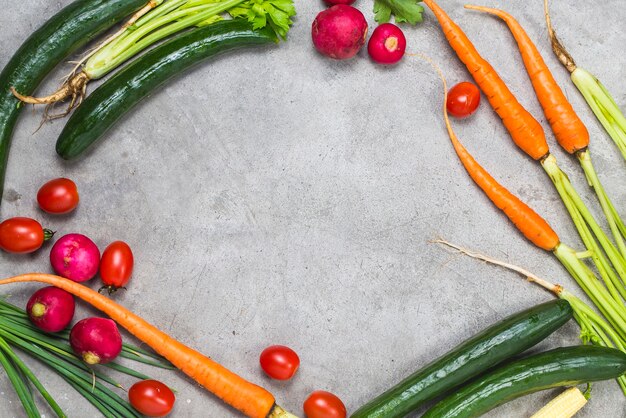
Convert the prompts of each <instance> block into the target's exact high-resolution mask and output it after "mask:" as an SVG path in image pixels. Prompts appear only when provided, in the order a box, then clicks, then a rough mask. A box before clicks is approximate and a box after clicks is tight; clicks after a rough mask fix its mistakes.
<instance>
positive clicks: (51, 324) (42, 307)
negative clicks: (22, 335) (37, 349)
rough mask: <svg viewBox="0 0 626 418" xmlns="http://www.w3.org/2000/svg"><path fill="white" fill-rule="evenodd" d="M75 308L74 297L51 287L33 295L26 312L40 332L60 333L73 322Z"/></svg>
mask: <svg viewBox="0 0 626 418" xmlns="http://www.w3.org/2000/svg"><path fill="white" fill-rule="evenodd" d="M74 308H75V304H74V296H72V295H70V294H69V293H68V292H66V291H65V290H63V289H59V288H58V287H54V286H49V287H44V288H42V289H39V290H38V291H36V292H35V293H33V295H32V296H31V297H30V299H29V300H28V304H27V305H26V312H27V313H28V317H29V318H30V320H31V322H32V323H33V324H34V325H35V326H36V327H37V328H39V329H40V330H42V331H45V332H59V331H62V330H64V329H65V328H66V327H67V326H68V325H69V324H70V322H72V318H73V317H74Z"/></svg>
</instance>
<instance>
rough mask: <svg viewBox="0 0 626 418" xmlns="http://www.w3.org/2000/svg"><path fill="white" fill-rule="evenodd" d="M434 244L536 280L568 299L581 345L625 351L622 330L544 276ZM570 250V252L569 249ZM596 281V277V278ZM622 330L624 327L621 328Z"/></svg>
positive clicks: (623, 379) (625, 383)
mask: <svg viewBox="0 0 626 418" xmlns="http://www.w3.org/2000/svg"><path fill="white" fill-rule="evenodd" d="M434 242H435V243H437V244H442V245H445V246H447V247H450V248H453V249H454V250H456V251H458V252H459V253H461V254H464V255H467V256H469V257H471V258H475V259H478V260H482V261H485V262H487V263H489V264H493V265H497V266H500V267H504V268H506V269H507V270H511V271H514V272H516V273H519V274H520V275H522V276H523V277H525V278H526V279H527V280H528V281H529V282H531V283H535V284H536V285H538V286H541V287H543V288H544V289H546V290H548V291H549V292H551V293H552V294H554V295H555V296H556V297H558V298H560V299H564V300H567V301H568V302H569V304H570V305H571V307H572V310H573V311H574V319H575V320H576V322H578V325H579V326H580V330H581V331H580V339H581V340H582V342H583V343H584V344H593V345H599V346H602V347H609V348H616V349H618V350H621V351H623V352H624V353H626V336H624V335H623V333H618V332H616V330H615V329H614V328H613V327H611V325H609V324H608V323H607V322H606V321H605V320H604V318H602V316H600V315H598V314H597V313H596V312H595V311H594V310H593V309H592V308H591V307H590V306H589V305H587V304H586V303H585V302H583V301H582V300H581V299H580V298H579V297H577V296H576V295H574V294H572V293H569V292H568V291H566V290H565V289H563V287H562V286H560V285H557V284H553V283H550V282H549V281H548V280H546V279H542V278H541V277H538V276H536V275H535V274H533V273H531V272H529V271H528V270H525V269H523V268H521V267H518V266H516V265H514V264H510V263H506V262H504V261H500V260H497V259H495V258H492V257H489V256H486V255H483V254H480V253H478V252H475V251H472V250H468V249H466V248H463V247H460V246H458V245H455V244H452V243H450V242H448V241H445V240H435V241H434ZM572 253H573V252H572ZM596 281H597V280H596ZM622 331H623V329H622ZM617 383H618V384H619V386H620V388H621V389H622V392H623V393H624V395H625V396H626V375H624V376H620V377H619V378H618V379H617Z"/></svg>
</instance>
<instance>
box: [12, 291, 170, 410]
mask: <svg viewBox="0 0 626 418" xmlns="http://www.w3.org/2000/svg"><path fill="white" fill-rule="evenodd" d="M68 340H69V332H68V331H67V330H66V331H63V332H60V333H56V334H48V333H44V332H43V331H41V330H39V329H38V328H36V327H35V326H34V325H33V324H32V323H31V322H30V320H29V319H28V316H27V314H26V312H25V311H23V310H21V309H20V308H18V307H16V306H14V305H12V304H10V303H8V302H7V301H6V300H3V299H2V298H0V364H2V366H3V368H4V369H5V371H6V373H7V376H8V377H9V380H10V382H11V384H12V385H13V387H14V388H15V391H16V393H17V395H18V398H19V399H20V401H21V402H22V405H23V406H24V411H25V412H26V415H27V416H28V417H39V416H40V413H39V411H38V410H37V406H36V404H35V402H34V399H33V394H32V390H31V387H30V384H32V385H33V386H34V387H35V388H36V389H37V390H38V391H39V393H40V394H41V395H42V397H43V398H44V399H45V400H46V402H47V403H48V405H50V407H51V409H52V410H53V411H54V412H55V414H56V415H57V416H60V417H65V414H64V413H63V411H62V409H61V407H60V406H59V405H58V404H57V403H56V401H55V400H54V399H53V398H52V396H50V394H49V393H48V392H47V391H46V389H45V387H44V386H43V384H42V383H41V382H40V381H39V380H38V379H37V377H36V376H35V375H34V374H33V373H32V372H31V371H30V370H29V369H28V367H27V366H26V365H25V364H24V363H23V362H22V360H21V359H20V358H19V357H18V355H17V354H16V353H15V352H14V349H19V351H21V352H22V353H24V354H26V355H29V356H30V357H33V358H35V359H37V360H38V361H40V362H42V363H43V364H45V365H46V366H47V367H48V368H49V369H50V370H52V371H53V372H55V373H56V374H58V375H59V376H61V377H62V378H63V379H64V380H65V381H66V382H67V383H68V384H69V385H70V386H71V387H73V388H74V389H75V390H76V391H77V392H78V393H79V394H81V395H82V396H83V397H85V399H87V400H88V401H89V402H90V403H91V404H92V405H94V407H95V408H96V409H98V411H100V412H101V413H102V414H103V415H104V416H106V417H111V418H116V417H121V416H123V417H137V418H140V417H141V416H140V415H139V414H138V413H137V412H136V411H135V410H134V409H133V407H132V406H131V405H130V404H129V403H128V402H127V401H126V400H125V399H122V398H121V397H120V396H118V395H117V394H116V393H115V392H113V391H112V390H110V389H109V388H107V387H106V386H104V385H103V384H102V383H101V382H105V383H108V384H109V385H111V386H113V387H116V388H122V385H121V384H120V383H118V382H117V381H115V380H114V379H113V378H111V377H110V376H108V375H107V374H105V373H102V372H101V371H100V370H98V368H91V367H89V366H88V365H86V364H85V363H84V362H82V361H81V360H80V359H79V358H78V357H77V356H76V355H75V354H74V353H73V352H72V349H71V347H70V345H69V343H68ZM120 357H126V358H128V359H130V360H133V361H137V362H143V363H148V364H151V365H153V366H156V367H161V368H166V369H171V368H172V366H171V364H170V363H168V362H167V361H165V360H164V359H162V358H161V357H159V356H158V355H156V354H154V353H152V352H150V351H147V350H144V349H142V348H140V347H135V346H132V345H128V344H125V345H124V347H123V351H122V354H121V355H120ZM103 366H105V367H107V368H109V369H111V370H115V371H118V372H120V373H123V374H126V375H129V376H132V377H135V378H137V379H141V380H145V379H149V378H150V377H149V376H147V375H145V374H143V373H141V372H138V371H136V370H133V369H131V368H129V367H126V366H124V365H121V364H119V363H116V362H111V363H108V364H105V365H103Z"/></svg>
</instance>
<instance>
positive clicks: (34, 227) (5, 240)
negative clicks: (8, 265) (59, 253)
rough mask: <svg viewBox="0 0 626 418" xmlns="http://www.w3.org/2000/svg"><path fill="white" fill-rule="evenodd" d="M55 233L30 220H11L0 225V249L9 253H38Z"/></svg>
mask: <svg viewBox="0 0 626 418" xmlns="http://www.w3.org/2000/svg"><path fill="white" fill-rule="evenodd" d="M53 234H54V233H53V232H52V231H49V230H47V229H43V228H42V227H41V224H40V223H39V222H37V221H36V220H34V219H30V218H11V219H7V220H6V221H4V222H2V223H0V248H2V249H3V250H4V251H6V252H8V253H14V254H27V253H32V252H34V251H37V250H38V249H39V248H41V246H42V245H43V243H44V241H46V240H48V239H50V238H51V237H52V235H53Z"/></svg>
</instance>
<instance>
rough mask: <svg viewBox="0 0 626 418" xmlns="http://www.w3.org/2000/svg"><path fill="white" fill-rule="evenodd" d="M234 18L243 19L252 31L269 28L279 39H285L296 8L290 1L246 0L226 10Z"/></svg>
mask: <svg viewBox="0 0 626 418" xmlns="http://www.w3.org/2000/svg"><path fill="white" fill-rule="evenodd" d="M228 14H230V15H231V16H232V17H234V18H245V19H247V20H248V22H250V23H252V26H253V28H254V29H260V28H264V27H266V26H268V25H269V26H270V27H271V28H272V29H273V30H274V32H276V35H277V36H278V37H279V38H282V39H285V38H286V37H287V32H289V28H290V27H291V25H292V24H293V21H292V20H291V17H292V16H295V14H296V8H295V6H294V5H293V1H292V0H248V1H245V2H243V3H241V4H240V5H238V6H236V7H233V8H232V9H229V10H228Z"/></svg>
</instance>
